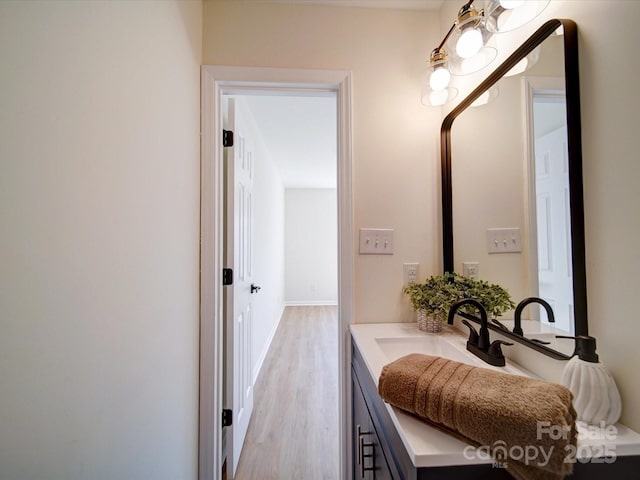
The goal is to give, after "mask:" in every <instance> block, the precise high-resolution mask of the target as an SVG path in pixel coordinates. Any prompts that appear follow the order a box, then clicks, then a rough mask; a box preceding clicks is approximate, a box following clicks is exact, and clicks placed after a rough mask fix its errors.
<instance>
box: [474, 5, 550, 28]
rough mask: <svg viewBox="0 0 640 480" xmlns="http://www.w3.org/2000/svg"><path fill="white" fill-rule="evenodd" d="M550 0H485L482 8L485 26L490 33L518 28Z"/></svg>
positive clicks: (545, 6) (538, 12) (534, 15)
mask: <svg viewBox="0 0 640 480" xmlns="http://www.w3.org/2000/svg"><path fill="white" fill-rule="evenodd" d="M549 2H550V0H487V2H486V6H485V8H484V16H485V27H486V29H487V30H488V31H489V32H491V33H504V32H510V31H512V30H515V29H516V28H520V27H521V26H523V25H525V24H526V23H529V22H530V21H531V20H533V19H534V18H536V17H537V16H538V15H540V13H542V11H543V10H544V9H545V8H547V5H549Z"/></svg>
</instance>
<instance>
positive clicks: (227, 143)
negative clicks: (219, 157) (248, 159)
mask: <svg viewBox="0 0 640 480" xmlns="http://www.w3.org/2000/svg"><path fill="white" fill-rule="evenodd" d="M222 146H223V147H233V132H232V131H231V130H222Z"/></svg>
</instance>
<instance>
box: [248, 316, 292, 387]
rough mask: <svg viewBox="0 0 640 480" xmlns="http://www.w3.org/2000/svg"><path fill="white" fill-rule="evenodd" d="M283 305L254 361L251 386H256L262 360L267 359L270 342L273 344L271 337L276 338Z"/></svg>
mask: <svg viewBox="0 0 640 480" xmlns="http://www.w3.org/2000/svg"><path fill="white" fill-rule="evenodd" d="M285 306H286V304H285V305H282V308H281V309H280V315H278V321H277V322H275V324H274V325H273V329H272V330H271V332H270V333H269V338H268V339H267V343H266V344H265V346H264V348H263V349H262V352H261V353H260V356H259V357H258V360H257V361H256V367H255V369H254V371H253V384H254V385H255V384H256V380H258V375H260V370H262V364H263V363H264V359H265V358H267V353H268V352H269V348H271V342H273V337H275V336H276V330H278V326H279V325H280V320H282V315H284V309H285Z"/></svg>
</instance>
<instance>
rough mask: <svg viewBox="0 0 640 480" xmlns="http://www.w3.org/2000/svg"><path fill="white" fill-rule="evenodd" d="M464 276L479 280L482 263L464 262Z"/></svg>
mask: <svg viewBox="0 0 640 480" xmlns="http://www.w3.org/2000/svg"><path fill="white" fill-rule="evenodd" d="M462 274H463V275H464V276H465V277H469V278H473V279H477V278H478V276H479V275H480V263H478V262H462Z"/></svg>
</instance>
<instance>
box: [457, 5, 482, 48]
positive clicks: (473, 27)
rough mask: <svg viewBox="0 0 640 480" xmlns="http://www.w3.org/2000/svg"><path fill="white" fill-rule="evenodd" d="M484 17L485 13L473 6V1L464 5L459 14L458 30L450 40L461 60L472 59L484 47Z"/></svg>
mask: <svg viewBox="0 0 640 480" xmlns="http://www.w3.org/2000/svg"><path fill="white" fill-rule="evenodd" d="M483 15H484V11H482V10H480V11H478V10H477V9H476V8H475V7H474V6H473V0H470V1H469V2H468V3H466V4H464V5H463V6H462V8H461V9H460V11H459V12H458V20H457V21H456V27H457V28H456V29H454V31H453V32H452V33H451V37H450V40H451V42H452V43H453V44H454V45H455V49H456V53H457V54H458V56H459V57H460V58H471V57H473V56H474V55H475V54H476V53H478V52H479V51H480V49H481V48H482V47H483V46H484V43H485V40H484V38H483V35H482V31H481V29H482V27H483V21H482V20H483Z"/></svg>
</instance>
